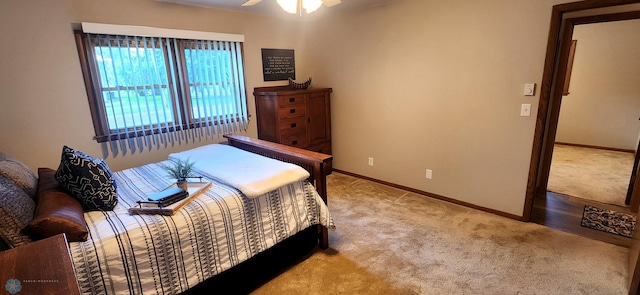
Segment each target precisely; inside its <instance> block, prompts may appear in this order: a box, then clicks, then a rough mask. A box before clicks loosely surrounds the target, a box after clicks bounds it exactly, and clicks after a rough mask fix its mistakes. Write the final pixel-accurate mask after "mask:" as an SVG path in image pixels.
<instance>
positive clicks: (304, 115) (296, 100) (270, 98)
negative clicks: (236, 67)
mask: <svg viewBox="0 0 640 295" xmlns="http://www.w3.org/2000/svg"><path fill="white" fill-rule="evenodd" d="M331 91H332V89H331V88H309V89H292V88H289V87H288V86H275V87H256V88H254V91H253V95H254V96H255V98H256V116H257V120H258V138H260V139H263V140H268V141H272V142H277V143H281V144H285V145H289V146H295V147H298V148H302V149H306V150H310V151H314V152H319V153H323V154H328V155H331V105H330V96H331ZM329 166H330V165H329ZM330 171H331V170H330V169H329V170H328V172H330Z"/></svg>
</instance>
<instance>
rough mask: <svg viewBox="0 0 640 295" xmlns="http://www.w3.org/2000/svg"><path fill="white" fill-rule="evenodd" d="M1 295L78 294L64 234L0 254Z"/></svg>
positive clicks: (78, 290)
mask: <svg viewBox="0 0 640 295" xmlns="http://www.w3.org/2000/svg"><path fill="white" fill-rule="evenodd" d="M0 287H2V289H3V291H4V293H3V292H0V294H18V295H20V294H80V289H79V287H78V282H77V280H76V274H75V271H74V268H73V263H72V262H71V255H70V253H69V245H68V244H67V238H66V236H65V235H64V234H60V235H57V236H53V237H50V238H46V239H43V240H40V241H36V242H33V243H31V244H28V245H24V246H20V247H17V248H13V249H10V250H7V251H4V252H0Z"/></svg>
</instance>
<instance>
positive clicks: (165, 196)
mask: <svg viewBox="0 0 640 295" xmlns="http://www.w3.org/2000/svg"><path fill="white" fill-rule="evenodd" d="M188 196H189V192H187V191H185V190H183V189H181V188H179V187H172V188H169V189H166V190H163V191H160V192H157V193H154V194H152V195H150V196H149V197H147V200H148V201H141V202H139V203H140V205H141V206H145V207H166V206H169V205H171V204H173V203H175V202H178V201H180V200H182V199H184V198H186V197H188Z"/></svg>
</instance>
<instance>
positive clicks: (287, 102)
mask: <svg viewBox="0 0 640 295" xmlns="http://www.w3.org/2000/svg"><path fill="white" fill-rule="evenodd" d="M296 104H304V94H299V95H283V96H280V95H278V106H280V107H281V108H286V107H289V106H291V105H296Z"/></svg>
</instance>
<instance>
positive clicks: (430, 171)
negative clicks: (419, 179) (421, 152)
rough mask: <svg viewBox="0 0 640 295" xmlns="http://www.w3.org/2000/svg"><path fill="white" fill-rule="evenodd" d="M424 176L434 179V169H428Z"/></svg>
mask: <svg viewBox="0 0 640 295" xmlns="http://www.w3.org/2000/svg"><path fill="white" fill-rule="evenodd" d="M424 177H426V178H427V179H432V178H433V170H431V169H427V172H426V174H425V176H424Z"/></svg>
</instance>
